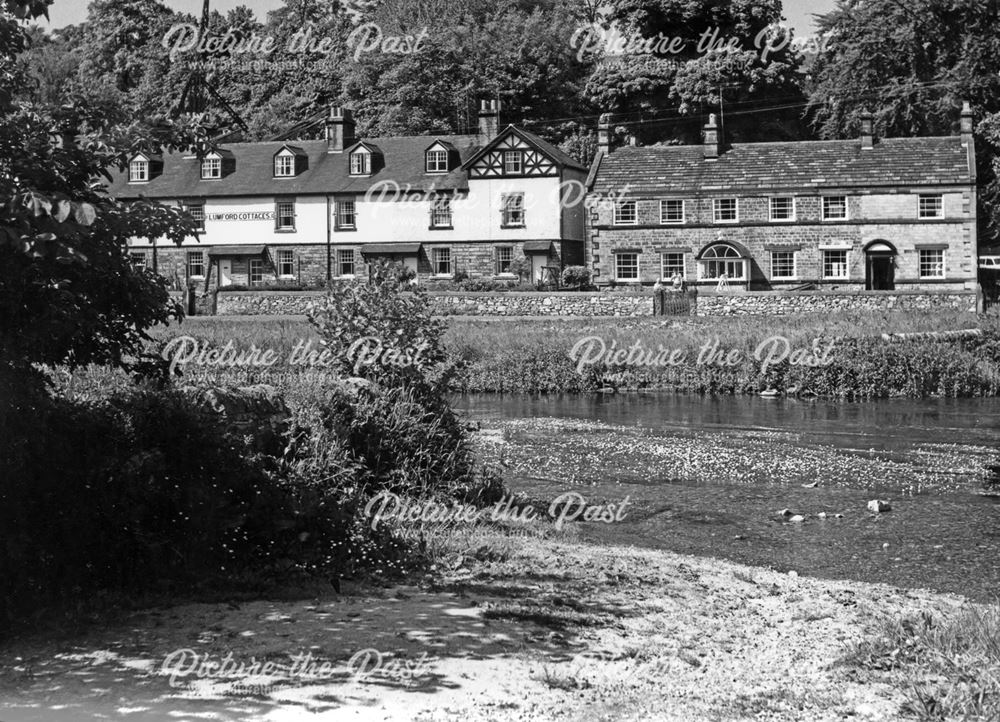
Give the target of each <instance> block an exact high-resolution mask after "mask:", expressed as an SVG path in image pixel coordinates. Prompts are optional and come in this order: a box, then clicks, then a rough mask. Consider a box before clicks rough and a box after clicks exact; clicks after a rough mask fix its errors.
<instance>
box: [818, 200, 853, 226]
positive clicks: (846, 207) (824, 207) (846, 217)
mask: <svg viewBox="0 0 1000 722" xmlns="http://www.w3.org/2000/svg"><path fill="white" fill-rule="evenodd" d="M822 199H823V200H822V201H821V204H820V217H821V218H822V220H823V222H833V223H836V222H838V221H846V220H849V217H850V208H849V203H848V200H847V196H846V195H837V196H823V197H822ZM834 199H843V201H844V215H843V216H838V217H832V216H830V215H829V213H828V212H827V211H828V210H829V209H828V208H827V202H828V201H833V200H834Z"/></svg>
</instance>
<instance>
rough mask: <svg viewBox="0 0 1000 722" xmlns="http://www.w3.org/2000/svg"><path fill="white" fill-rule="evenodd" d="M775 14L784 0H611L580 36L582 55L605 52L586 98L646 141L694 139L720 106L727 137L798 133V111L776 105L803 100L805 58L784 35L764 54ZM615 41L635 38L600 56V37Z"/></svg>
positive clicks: (767, 137)
mask: <svg viewBox="0 0 1000 722" xmlns="http://www.w3.org/2000/svg"><path fill="white" fill-rule="evenodd" d="M780 20H781V1H780V0H738V1H737V2H729V3H719V2H715V0H612V2H609V3H607V5H606V8H605V12H604V25H603V27H602V28H600V29H598V28H592V29H591V31H590V33H589V34H581V35H580V36H578V37H577V38H576V46H577V47H578V48H579V49H580V50H581V51H582V52H592V53H597V54H599V55H601V59H600V61H599V62H597V64H596V65H595V67H594V70H593V73H591V75H590V77H589V78H588V80H587V83H586V88H585V93H586V96H587V98H588V99H589V100H590V102H591V103H593V104H594V105H595V106H597V107H599V108H600V109H602V110H605V111H611V112H616V113H619V114H621V115H620V116H619V118H620V119H624V121H623V122H624V124H625V125H626V126H627V128H628V131H629V133H630V134H634V135H637V136H640V137H641V138H642V139H643V140H644V141H646V142H649V141H654V140H664V139H683V140H686V141H688V142H690V141H692V140H696V139H697V138H698V137H699V134H700V130H701V125H702V123H703V116H704V114H705V113H707V112H709V111H716V112H717V111H718V109H719V106H720V104H721V105H722V107H723V109H724V112H725V114H726V125H725V130H726V136H727V138H728V139H730V140H774V139H776V138H799V137H802V135H803V133H804V129H803V128H802V127H801V124H800V122H799V118H798V116H799V112H798V110H797V109H796V108H794V107H788V108H786V109H784V110H781V111H775V110H774V109H773V107H774V106H776V105H781V106H794V105H795V103H796V102H800V101H803V100H804V97H803V95H802V91H801V89H800V86H799V80H798V69H799V66H800V64H801V57H800V56H798V55H797V54H796V53H795V52H793V51H792V50H791V49H790V47H789V45H788V44H787V43H784V42H781V38H775V39H774V42H773V52H768V53H764V52H762V51H763V49H764V48H765V47H766V42H767V40H766V39H767V38H768V37H769V36H768V34H767V33H768V31H769V30H768V29H769V28H770V27H771V26H772V25H774V24H776V23H778V22H779V21H780ZM615 37H619V38H621V39H622V40H623V41H625V42H626V44H628V43H631V42H632V41H633V39H635V40H636V41H637V42H636V45H635V46H632V47H626V48H625V51H624V52H623V53H622V54H617V53H612V54H606V55H605V54H603V50H604V48H605V43H604V41H605V39H606V38H607V39H613V38H615ZM638 41H643V42H645V43H648V45H646V46H644V45H641V44H639V43H638ZM647 51H648V52H647ZM765 111H766V112H765Z"/></svg>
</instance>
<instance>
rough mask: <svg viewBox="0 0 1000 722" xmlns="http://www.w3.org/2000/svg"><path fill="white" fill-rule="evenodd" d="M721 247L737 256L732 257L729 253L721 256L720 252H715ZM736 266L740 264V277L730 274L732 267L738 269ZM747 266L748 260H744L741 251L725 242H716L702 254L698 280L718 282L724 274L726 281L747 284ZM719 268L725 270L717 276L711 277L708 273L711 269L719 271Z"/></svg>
mask: <svg viewBox="0 0 1000 722" xmlns="http://www.w3.org/2000/svg"><path fill="white" fill-rule="evenodd" d="M719 247H723V248H726V249H728V250H729V251H732V252H733V253H735V254H736V255H735V256H734V255H730V254H729V253H726V254H725V255H722V256H720V255H719V253H718V251H716V250H715V249H717V248H719ZM709 252H711V253H712V255H708V254H709ZM735 264H739V269H740V275H739V276H737V275H736V274H730V273H729V270H730V268H731V267H732V268H735V267H736V266H735ZM747 265H748V264H747V259H746V258H744V257H742V256H741V255H740V254H739V251H737V250H736V249H735V248H734V247H733V246H731V245H730V244H728V243H726V242H725V241H720V242H716V243H713V244H712V245H711V246H709V247H708V248H706V249H705V252H704V253H703V254H702V256H701V258H699V259H698V280H699V281H718V280H719V279H721V278H722V274H723V273H724V274H726V280H727V281H735V282H737V283H745V282H746V281H747V280H748V279H747V270H748V269H747ZM719 268H721V269H723V270H722V272H721V273H718V274H716V275H710V274H709V273H708V271H709V269H715V270H718V269H719Z"/></svg>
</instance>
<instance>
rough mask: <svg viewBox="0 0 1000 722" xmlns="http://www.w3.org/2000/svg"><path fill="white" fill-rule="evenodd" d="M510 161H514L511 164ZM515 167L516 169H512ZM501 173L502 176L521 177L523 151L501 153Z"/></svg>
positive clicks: (522, 171)
mask: <svg viewBox="0 0 1000 722" xmlns="http://www.w3.org/2000/svg"><path fill="white" fill-rule="evenodd" d="M511 161H515V162H514V163H513V164H512V163H511ZM512 165H516V166H517V167H516V169H512ZM503 173H504V175H522V174H523V173H524V151H523V150H505V151H504V152H503Z"/></svg>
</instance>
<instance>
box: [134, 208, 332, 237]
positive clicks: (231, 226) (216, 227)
mask: <svg viewBox="0 0 1000 722" xmlns="http://www.w3.org/2000/svg"><path fill="white" fill-rule="evenodd" d="M274 210H275V204H274V199H273V198H206V199H205V217H206V221H205V232H204V233H202V234H201V241H200V242H199V241H196V240H195V239H193V238H192V239H189V240H187V241H185V242H184V246H192V247H198V246H223V245H226V246H228V245H249V246H252V245H260V244H267V245H281V244H298V243H326V198H325V197H322V196H299V197H297V198H296V199H295V232H294V233H290V232H287V231H281V232H278V231H275V229H274V220H273V218H272V219H267V220H216V221H212V220H207V219H208V217H209V216H211V215H212V214H214V213H273V212H274ZM135 245H146V243H145V241H141V242H138V243H136V244H135ZM156 245H157V246H164V247H166V246H172V245H173V244H172V243H170V242H169V241H167V240H166V239H162V238H161V239H158V240H157V243H156Z"/></svg>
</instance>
